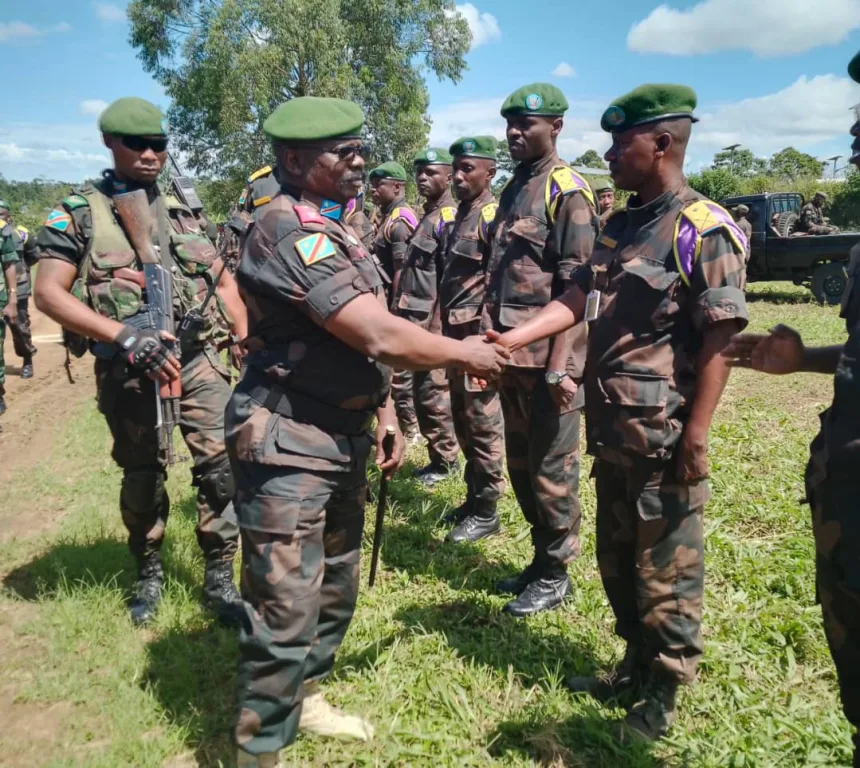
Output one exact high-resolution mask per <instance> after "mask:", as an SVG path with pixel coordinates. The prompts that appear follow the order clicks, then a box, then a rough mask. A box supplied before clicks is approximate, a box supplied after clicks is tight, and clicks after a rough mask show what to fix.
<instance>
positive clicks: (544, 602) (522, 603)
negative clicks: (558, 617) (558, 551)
mask: <svg viewBox="0 0 860 768" xmlns="http://www.w3.org/2000/svg"><path fill="white" fill-rule="evenodd" d="M569 594H570V579H569V578H568V576H567V571H566V570H565V569H564V568H553V569H551V570H546V571H545V572H544V574H543V575H542V576H540V577H539V578H537V579H534V580H532V581H531V582H529V584H528V585H527V586H526V588H525V589H524V590H523V591H522V592H521V593H520V595H519V597H517V598H515V599H514V600H511V601H510V602H509V603H508V604H507V605H506V606H505V607H504V608H503V609H502V610H503V611H504V612H505V613H507V614H510V615H511V616H514V617H516V618H518V619H521V618H523V617H525V616H532V615H534V614H536V613H541V612H542V611H549V610H552V609H553V608H557V607H558V606H560V605H561V604H562V603H563V602H564V598H566V597H567V596H568V595H569Z"/></svg>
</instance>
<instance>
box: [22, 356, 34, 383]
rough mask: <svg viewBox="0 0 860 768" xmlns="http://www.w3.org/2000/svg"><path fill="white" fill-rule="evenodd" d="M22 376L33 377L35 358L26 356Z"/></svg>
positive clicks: (23, 377)
mask: <svg viewBox="0 0 860 768" xmlns="http://www.w3.org/2000/svg"><path fill="white" fill-rule="evenodd" d="M21 378H22V379H32V378H33V358H32V357H25V358H24V362H23V364H22V365H21Z"/></svg>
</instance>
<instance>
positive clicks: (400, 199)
mask: <svg viewBox="0 0 860 768" xmlns="http://www.w3.org/2000/svg"><path fill="white" fill-rule="evenodd" d="M405 204H406V195H401V196H400V197H398V198H397V199H396V200H394V201H392V203H391V205H387V206H385V208H383V209H382V215H383V216H388V214H389V213H391V212H392V211H393V210H394V209H395V208H397V207H398V206H399V205H405Z"/></svg>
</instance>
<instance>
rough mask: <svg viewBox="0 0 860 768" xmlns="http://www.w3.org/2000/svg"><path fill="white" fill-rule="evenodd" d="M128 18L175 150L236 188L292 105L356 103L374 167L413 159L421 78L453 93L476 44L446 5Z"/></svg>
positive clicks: (152, 0) (142, 10) (246, 5)
mask: <svg viewBox="0 0 860 768" xmlns="http://www.w3.org/2000/svg"><path fill="white" fill-rule="evenodd" d="M128 13H129V18H130V20H131V43H132V45H133V46H134V47H135V48H137V49H138V56H139V58H140V60H141V61H142V62H143V66H144V69H146V71H147V72H150V73H151V74H152V75H153V76H154V77H155V79H156V80H157V81H158V82H159V83H160V84H161V85H162V86H163V87H164V89H165V91H166V93H167V95H168V96H169V97H170V99H171V102H172V105H171V107H170V109H169V112H168V117H169V120H170V122H171V126H172V129H173V130H172V131H171V135H172V137H174V142H175V144H176V145H177V147H178V149H179V150H180V151H182V152H183V153H184V154H185V156H186V157H187V162H188V164H189V165H190V166H191V167H192V168H194V169H195V170H196V171H197V172H198V173H200V174H206V175H209V176H213V177H216V178H224V177H227V178H231V179H234V180H238V179H239V178H242V177H244V176H245V175H246V174H247V173H248V171H249V170H250V169H253V168H256V167H259V166H260V165H264V164H265V163H266V162H268V161H269V146H268V141H267V140H266V138H265V136H264V135H263V132H262V124H263V121H264V120H265V118H266V117H267V116H268V115H269V114H271V113H272V111H274V109H275V108H276V107H277V106H278V105H279V104H281V103H282V102H284V101H287V100H289V99H292V98H296V97H298V96H337V97H341V98H347V99H351V100H353V101H355V102H357V103H359V104H360V105H361V106H362V107H363V108H364V110H365V113H366V115H367V124H366V132H367V139H368V141H369V142H370V143H371V145H372V148H373V154H374V155H375V157H377V158H379V159H390V158H399V159H400V160H401V161H404V160H408V158H409V157H410V156H411V155H412V154H413V153H414V152H415V151H416V150H417V149H419V148H420V147H421V146H422V145H423V144H424V142H425V138H426V135H427V127H428V121H427V117H426V110H427V106H428V95H427V89H426V87H425V84H424V79H423V76H422V73H423V72H424V71H426V70H429V71H431V72H433V73H434V74H435V75H436V76H437V77H439V78H440V79H442V78H447V79H449V80H452V81H454V82H457V81H458V80H459V79H460V76H461V74H462V72H463V70H464V68H465V60H464V55H465V53H466V51H467V50H468V48H469V44H470V39H471V38H470V32H469V28H468V25H467V24H466V21H465V19H464V18H463V17H462V16H461V15H459V14H457V13H456V12H455V11H454V3H453V0H411V1H410V2H405V1H404V0H373V1H372V2H359V3H345V2H341V0H223V1H221V0H132V3H131V4H130V5H129V10H128Z"/></svg>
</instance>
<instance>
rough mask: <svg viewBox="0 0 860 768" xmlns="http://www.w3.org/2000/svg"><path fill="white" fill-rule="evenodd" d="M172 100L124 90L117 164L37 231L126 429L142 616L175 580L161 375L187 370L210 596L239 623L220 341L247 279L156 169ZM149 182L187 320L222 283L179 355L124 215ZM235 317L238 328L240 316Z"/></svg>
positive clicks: (112, 135) (232, 324)
mask: <svg viewBox="0 0 860 768" xmlns="http://www.w3.org/2000/svg"><path fill="white" fill-rule="evenodd" d="M165 126H166V123H165V120H164V115H163V114H162V112H161V110H160V109H159V108H158V107H157V106H155V105H154V104H150V103H149V102H148V101H144V100H143V99H136V98H123V99H119V100H117V101H115V102H114V103H113V104H111V105H110V106H109V107H108V108H107V109H105V111H104V112H103V113H102V114H101V117H100V119H99V127H100V129H101V132H102V137H103V141H104V144H105V146H106V147H107V148H108V149H109V150H110V152H111V154H112V155H113V168H112V169H110V170H107V171H105V172H104V173H103V174H102V177H101V179H99V180H98V181H97V182H96V183H94V184H87V185H86V186H84V187H82V188H81V189H75V190H72V191H71V193H70V194H69V195H68V196H67V197H65V198H63V200H62V201H61V202H60V203H58V204H57V205H56V206H55V207H54V209H53V210H52V211H51V213H50V214H49V215H48V218H47V221H46V222H45V225H44V227H43V228H42V229H41V231H40V232H39V235H38V237H37V238H36V247H37V250H38V252H39V259H40V266H39V273H38V277H37V280H36V293H35V300H36V305H37V306H38V307H39V309H40V310H41V311H42V312H44V313H45V314H46V315H48V316H49V317H51V318H52V319H54V320H56V321H57V322H58V323H59V324H60V325H62V326H63V328H64V329H66V333H67V339H68V342H67V343H69V345H70V347H74V351H75V353H76V354H80V355H83V354H85V353H86V351H87V349H89V350H90V351H91V352H92V353H93V354H94V356H95V357H96V363H95V370H96V383H97V388H98V404H99V410H101V412H102V414H103V415H104V417H105V419H106V420H107V423H108V426H109V427H110V430H111V434H112V436H113V453H112V455H113V458H114V460H115V461H116V462H117V464H119V466H120V467H121V468H122V471H123V478H122V487H121V490H120V509H121V511H122V519H123V522H124V523H125V526H126V528H127V529H128V534H129V535H128V544H129V548H130V549H131V552H132V554H133V556H134V558H135V560H136V563H137V575H138V582H137V590H136V594H135V597H134V599H133V600H132V602H131V606H130V610H131V618H132V621H133V622H134V623H135V624H145V623H147V622H149V621H150V620H151V619H152V618H153V616H154V615H155V611H156V609H157V606H158V603H159V601H160V599H161V592H162V587H163V583H164V573H163V569H162V565H161V555H160V552H161V546H162V543H163V541H164V531H165V525H166V523H167V517H168V512H169V510H170V500H169V498H168V496H167V491H166V489H165V481H166V479H167V466H166V460H165V458H164V457H163V456H162V455H161V453H160V451H159V442H158V432H157V429H156V400H155V396H156V392H155V390H154V388H153V382H152V379H154V378H155V379H159V380H161V381H169V380H176V379H180V381H181V385H182V396H181V400H180V409H181V415H182V424H181V428H182V434H183V436H184V438H185V442H186V444H187V446H188V449H189V451H190V452H191V456H192V458H193V460H194V468H193V469H192V477H193V482H194V485H195V486H196V487H197V513H198V525H197V540H198V542H199V544H200V548H201V549H202V550H203V555H204V558H205V561H206V565H205V575H204V585H203V590H204V597H205V600H206V602H207V603H208V604H209V605H210V606H211V607H212V608H213V609H214V610H215V612H216V613H217V614H218V616H219V618H220V619H221V620H222V621H223V622H225V623H228V624H235V623H237V622H238V620H239V619H240V617H241V613H242V611H241V600H240V598H239V594H238V592H237V591H236V588H235V586H234V585H233V558H234V555H235V553H236V549H237V546H238V538H239V529H238V527H237V525H236V517H235V513H234V511H233V503H232V499H233V487H234V482H233V474H232V471H231V469H230V461H229V459H228V457H227V453H226V450H225V448H224V407H225V405H226V403H227V400H228V398H229V397H230V391H231V387H230V374H229V372H228V371H227V370H226V369H225V368H224V366H223V364H222V362H221V359H220V355H219V353H218V348H219V346H222V345H225V344H229V339H230V334H231V333H232V335H233V338H234V339H236V340H238V339H241V338H244V337H245V335H246V331H247V324H246V314H245V307H244V305H243V303H242V300H241V298H240V297H239V292H238V289H237V287H236V283H235V281H234V280H233V278H232V276H231V275H230V274H229V273H222V270H221V263H220V260H219V259H218V258H217V255H216V252H215V248H214V247H213V246H212V244H211V242H210V241H209V239H208V238H207V237H206V235H205V233H204V232H203V231H202V230H201V229H200V225H199V222H198V220H197V218H196V217H195V216H194V213H193V211H191V209H190V208H187V207H186V206H185V205H183V204H182V203H181V202H180V201H179V200H177V199H176V198H174V197H172V196H169V195H166V194H165V193H164V192H163V191H162V190H161V189H160V187H159V186H158V184H157V179H158V175H159V173H160V171H161V169H162V168H163V167H164V163H165V161H166V159H167V144H168V137H167V132H166V127H165ZM137 190H145V192H146V196H147V199H148V200H149V202H150V215H151V218H152V221H153V222H154V226H153V244H154V245H156V246H159V253H160V256H161V260H162V264H163V266H164V267H165V268H167V269H169V270H170V271H171V273H172V276H173V287H174V292H175V300H174V306H175V307H177V308H179V307H181V308H182V309H181V310H179V309H177V312H176V317H175V318H174V320H175V325H176V328H177V329H178V327H179V325H180V324H181V322H182V319H183V317H184V316H185V313H186V312H189V311H191V310H202V309H203V301H204V297H205V296H206V293H207V291H208V289H209V286H210V285H212V284H213V283H215V282H216V281H219V276H220V281H219V282H218V283H217V285H218V288H217V297H218V300H216V301H210V302H209V303H208V305H207V306H206V309H205V312H204V322H203V325H202V328H201V329H200V330H199V332H197V333H195V334H194V336H193V338H190V339H187V340H186V341H185V342H183V344H182V350H181V356H180V357H179V358H177V357H175V356H174V354H173V352H172V351H171V347H170V345H169V343H168V340H167V339H166V338H164V337H162V336H161V335H160V334H159V332H157V331H155V330H146V329H144V330H141V329H140V328H138V327H137V326H139V325H140V321H141V319H142V318H144V317H146V310H147V307H146V282H145V279H144V276H143V271H142V270H143V264H142V262H141V259H140V256H139V255H138V254H136V253H135V250H134V248H133V247H132V245H131V243H130V241H129V239H128V237H127V236H126V234H125V230H124V229H123V228H122V226H121V224H120V219H119V216H118V214H117V212H116V208H115V205H114V200H113V198H114V196H115V195H118V194H121V193H124V192H132V191H137ZM228 328H229V329H230V330H229V331H228V330H227V329H228Z"/></svg>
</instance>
